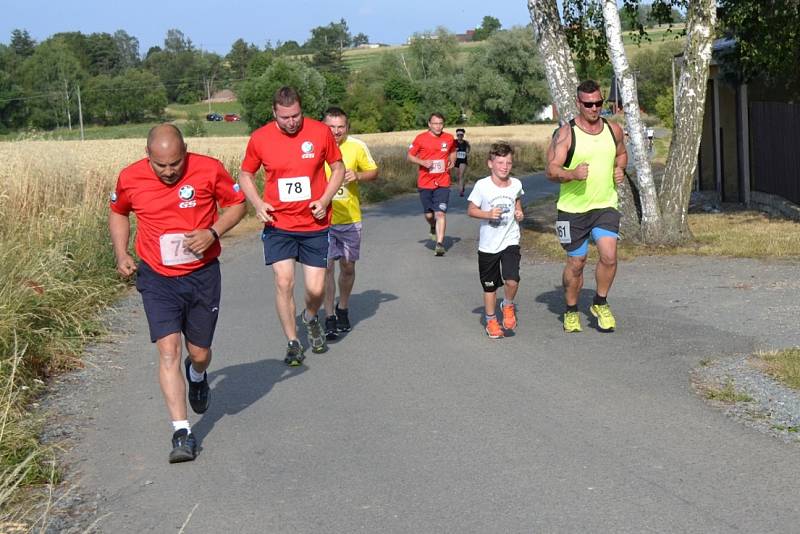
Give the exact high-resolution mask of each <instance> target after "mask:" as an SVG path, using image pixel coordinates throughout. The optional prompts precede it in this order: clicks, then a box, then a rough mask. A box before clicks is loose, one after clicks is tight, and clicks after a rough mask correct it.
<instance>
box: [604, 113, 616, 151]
mask: <svg viewBox="0 0 800 534" xmlns="http://www.w3.org/2000/svg"><path fill="white" fill-rule="evenodd" d="M600 118H601V119H603V124H605V125H606V126H608V131H609V133H611V139H613V140H614V146H617V136H616V135H614V128H612V127H611V125H610V124H609V123H608V121H607V120H606V119H605V117H600Z"/></svg>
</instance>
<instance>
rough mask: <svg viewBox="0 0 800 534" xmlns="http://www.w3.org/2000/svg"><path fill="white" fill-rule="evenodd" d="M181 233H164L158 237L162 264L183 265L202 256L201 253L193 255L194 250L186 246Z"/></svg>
mask: <svg viewBox="0 0 800 534" xmlns="http://www.w3.org/2000/svg"><path fill="white" fill-rule="evenodd" d="M185 239H186V237H185V236H184V235H183V234H164V235H162V236H161V238H160V239H159V245H160V246H161V263H162V265H183V264H184V263H192V262H193V261H197V260H199V259H201V258H202V257H203V255H202V254H198V255H195V254H194V252H192V251H190V250H189V249H188V248H186V244H185V243H184V240H185Z"/></svg>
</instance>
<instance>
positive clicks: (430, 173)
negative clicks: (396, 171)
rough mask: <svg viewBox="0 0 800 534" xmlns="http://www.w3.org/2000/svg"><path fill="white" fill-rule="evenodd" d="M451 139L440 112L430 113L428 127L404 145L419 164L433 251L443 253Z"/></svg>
mask: <svg viewBox="0 0 800 534" xmlns="http://www.w3.org/2000/svg"><path fill="white" fill-rule="evenodd" d="M455 150H456V148H455V140H454V139H453V136H452V135H450V134H449V133H445V132H444V115H442V114H441V113H431V116H430V117H428V131H427V132H423V133H421V134H419V135H418V136H417V137H415V138H414V142H413V143H411V146H410V147H409V149H408V161H410V162H411V163H415V164H417V165H418V166H419V174H418V176H417V189H418V190H419V199H420V202H422V210H423V211H424V212H425V220H426V221H428V224H429V225H430V227H431V239H433V240H434V241H435V243H436V245H435V247H434V253H435V254H436V255H437V256H444V251H445V249H444V232H445V229H446V227H447V219H446V218H445V214H446V213H447V204H448V202H449V201H450V169H451V168H452V167H453V164H454V163H455V160H456V152H455Z"/></svg>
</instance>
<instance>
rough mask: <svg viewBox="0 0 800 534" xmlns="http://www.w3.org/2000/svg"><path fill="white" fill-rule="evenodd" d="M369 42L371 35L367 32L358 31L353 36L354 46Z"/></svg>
mask: <svg viewBox="0 0 800 534" xmlns="http://www.w3.org/2000/svg"><path fill="white" fill-rule="evenodd" d="M365 44H369V37H367V34H366V33H363V32H362V33H358V34H356V35H355V36H354V37H353V47H356V46H360V45H365Z"/></svg>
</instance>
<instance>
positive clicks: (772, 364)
mask: <svg viewBox="0 0 800 534" xmlns="http://www.w3.org/2000/svg"><path fill="white" fill-rule="evenodd" d="M755 356H756V358H755V361H754V365H756V367H758V368H759V369H761V370H762V371H764V372H765V373H767V374H768V375H770V376H771V377H773V378H775V379H776V380H778V381H779V382H780V383H782V384H784V385H786V386H788V387H790V388H794V389H798V390H800V347H793V348H789V349H783V350H776V351H770V352H763V353H759V354H756V355H755Z"/></svg>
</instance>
